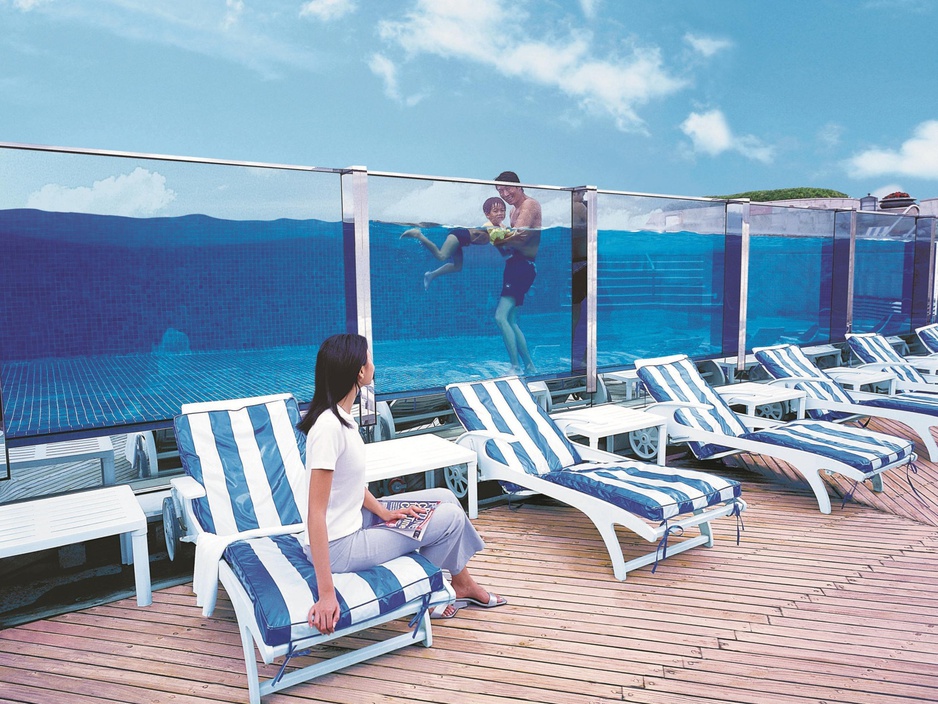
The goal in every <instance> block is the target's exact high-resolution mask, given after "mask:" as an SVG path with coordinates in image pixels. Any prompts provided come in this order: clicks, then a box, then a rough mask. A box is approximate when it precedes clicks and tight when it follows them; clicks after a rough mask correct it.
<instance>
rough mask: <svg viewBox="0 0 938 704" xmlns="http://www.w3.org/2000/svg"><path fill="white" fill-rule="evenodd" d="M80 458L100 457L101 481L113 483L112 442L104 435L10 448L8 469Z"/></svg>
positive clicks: (97, 458) (71, 460)
mask: <svg viewBox="0 0 938 704" xmlns="http://www.w3.org/2000/svg"><path fill="white" fill-rule="evenodd" d="M84 460H100V461H101V479H102V481H103V483H104V484H113V483H114V445H113V444H112V443H111V438H109V437H107V436H106V435H102V436H100V437H96V438H82V439H81V440H65V441H63V442H50V443H46V444H44V445H27V446H25V447H11V448H10V469H11V470H12V469H16V468H17V467H20V468H23V469H25V468H27V467H43V466H45V465H51V464H65V463H67V462H82V461H84Z"/></svg>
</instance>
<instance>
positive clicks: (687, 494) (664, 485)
mask: <svg viewBox="0 0 938 704" xmlns="http://www.w3.org/2000/svg"><path fill="white" fill-rule="evenodd" d="M543 478H544V479H546V480H547V481H549V482H551V483H553V484H557V485H559V486H565V487H568V488H570V489H574V490H576V491H580V492H582V493H584V494H589V495H590V496H595V497H597V498H600V499H603V500H604V501H608V502H609V503H611V504H614V505H615V506H618V507H619V508H622V509H625V510H626V511H628V512H629V513H634V514H635V515H637V516H642V517H643V518H647V519H648V520H650V521H658V522H660V521H665V520H667V519H669V518H672V517H674V516H677V515H680V514H682V513H690V512H692V511H696V510H699V509H704V508H706V507H708V506H713V505H714V504H719V503H722V502H724V501H729V500H731V499H733V498H736V497H738V496H739V495H740V485H739V482H734V481H731V480H727V479H722V478H721V477H718V476H716V475H713V474H706V473H704V472H695V471H693V470H689V469H674V468H673V467H660V466H658V465H651V464H647V463H645V462H635V461H629V460H625V459H623V460H622V461H621V462H620V463H616V464H602V463H593V462H584V463H582V464H580V465H577V466H576V467H574V468H570V469H565V470H562V471H559V472H550V473H548V474H545V475H543Z"/></svg>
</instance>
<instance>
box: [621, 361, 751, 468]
mask: <svg viewBox="0 0 938 704" xmlns="http://www.w3.org/2000/svg"><path fill="white" fill-rule="evenodd" d="M637 371H638V376H639V378H640V379H641V380H642V382H643V383H644V384H645V388H646V389H648V393H649V394H651V397H652V398H653V399H655V400H656V401H661V402H667V401H681V402H687V403H703V404H708V405H710V406H711V408H709V409H686V408H682V409H681V410H679V411H678V412H677V413H675V414H674V418H675V420H676V421H677V422H678V423H681V424H682V425H686V426H688V427H691V428H697V429H698V430H706V431H708V432H711V433H719V434H721V435H729V436H731V437H738V436H741V435H744V434H746V433H747V432H748V429H747V428H746V426H745V425H743V423H742V421H740V420H739V418H738V417H737V416H736V413H735V412H734V411H733V409H731V408H730V407H729V405H727V403H726V401H725V400H724V399H723V398H722V397H721V396H720V394H718V393H717V392H716V391H714V390H713V389H712V388H711V387H709V386H708V385H707V383H706V382H705V381H704V380H703V378H702V377H701V376H700V372H698V371H697V367H696V366H694V363H693V362H691V361H690V359H688V358H687V357H686V356H684V355H681V356H679V357H670V358H666V360H664V361H662V362H660V363H658V364H649V365H642V366H640V367H638V370H637ZM688 445H689V446H690V448H691V451H692V452H693V453H694V454H695V455H696V456H697V457H699V458H700V459H706V458H707V457H710V456H712V455H715V454H717V453H719V452H725V451H726V450H727V448H726V447H722V446H718V445H710V444H706V443H700V442H689V443H688Z"/></svg>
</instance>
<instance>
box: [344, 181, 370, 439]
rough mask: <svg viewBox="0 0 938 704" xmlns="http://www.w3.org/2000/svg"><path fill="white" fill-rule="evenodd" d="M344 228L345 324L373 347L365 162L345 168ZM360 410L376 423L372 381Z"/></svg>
mask: <svg viewBox="0 0 938 704" xmlns="http://www.w3.org/2000/svg"><path fill="white" fill-rule="evenodd" d="M342 230H343V233H344V236H345V255H346V256H345V281H346V325H347V327H348V328H349V330H350V331H354V332H357V333H358V334H359V335H362V336H363V337H364V338H365V339H366V340H368V348H369V349H373V348H372V343H373V340H372V334H371V245H370V230H369V226H368V169H367V168H365V167H364V166H350V167H349V168H348V169H344V170H343V171H342ZM349 293H353V296H349V295H348V294H349ZM359 411H360V424H361V425H362V426H374V425H375V424H376V423H377V422H378V415H377V406H376V402H375V390H374V386H373V385H369V386H367V387H363V388H362V390H361V397H360V399H359Z"/></svg>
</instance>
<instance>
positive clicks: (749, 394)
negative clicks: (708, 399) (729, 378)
mask: <svg viewBox="0 0 938 704" xmlns="http://www.w3.org/2000/svg"><path fill="white" fill-rule="evenodd" d="M714 390H715V391H716V392H717V393H718V394H720V396H722V397H723V398H724V399H725V400H726V402H727V403H728V404H730V405H734V404H738V405H741V406H745V407H746V414H747V415H750V416H751V415H755V412H756V408H758V407H759V406H768V405H771V404H773V403H779V404H780V403H784V402H785V401H790V402H791V404H792V405H793V406H794V408H795V415H796V417H798V418H804V400H805V397H806V396H807V394H806V393H805V392H804V391H800V390H798V389H788V388H786V387H784V386H779V385H776V384H758V383H756V382H754V381H746V382H742V383H738V384H729V385H727V386H718V387H716V388H715V389H714ZM780 417H781V416H780V415H779V418H780Z"/></svg>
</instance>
